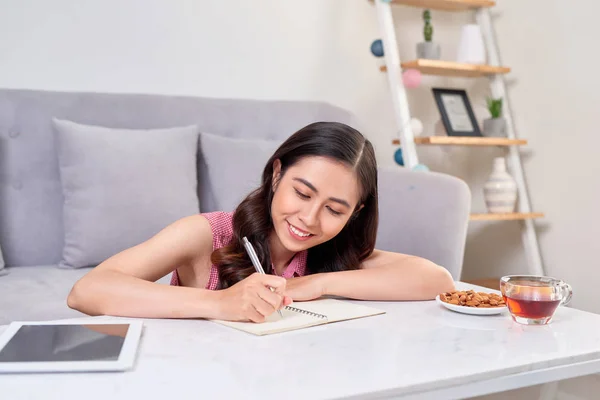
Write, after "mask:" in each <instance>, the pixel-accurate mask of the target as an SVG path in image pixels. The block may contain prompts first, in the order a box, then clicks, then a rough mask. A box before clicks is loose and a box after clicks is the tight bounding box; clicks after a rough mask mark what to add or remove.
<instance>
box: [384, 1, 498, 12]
mask: <svg viewBox="0 0 600 400" xmlns="http://www.w3.org/2000/svg"><path fill="white" fill-rule="evenodd" d="M392 3H393V4H402V5H405V6H411V7H419V8H430V9H432V10H442V11H465V10H472V9H475V8H480V7H493V6H495V5H496V2H495V1H492V0H392Z"/></svg>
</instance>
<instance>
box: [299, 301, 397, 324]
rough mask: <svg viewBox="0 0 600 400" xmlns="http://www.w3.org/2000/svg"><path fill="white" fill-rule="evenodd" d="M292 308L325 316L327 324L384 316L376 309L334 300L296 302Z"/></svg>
mask: <svg viewBox="0 0 600 400" xmlns="http://www.w3.org/2000/svg"><path fill="white" fill-rule="evenodd" d="M292 306H293V307H296V308H300V309H303V310H306V311H310V312H314V313H318V314H323V315H326V316H327V322H328V323H329V322H337V321H345V320H349V319H355V318H363V317H370V316H372V315H378V314H385V311H383V310H379V309H377V308H373V307H369V306H365V305H362V304H355V303H350V302H348V301H343V300H336V299H322V300H312V301H305V302H298V303H294V304H292Z"/></svg>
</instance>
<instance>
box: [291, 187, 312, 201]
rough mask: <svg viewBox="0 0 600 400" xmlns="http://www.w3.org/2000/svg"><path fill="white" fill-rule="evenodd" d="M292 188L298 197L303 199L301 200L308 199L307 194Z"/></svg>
mask: <svg viewBox="0 0 600 400" xmlns="http://www.w3.org/2000/svg"><path fill="white" fill-rule="evenodd" d="M294 190H295V191H296V194H297V195H298V197H300V198H301V199H303V200H307V199H310V196H309V195H306V194H304V193H302V192H301V191H299V190H298V189H294Z"/></svg>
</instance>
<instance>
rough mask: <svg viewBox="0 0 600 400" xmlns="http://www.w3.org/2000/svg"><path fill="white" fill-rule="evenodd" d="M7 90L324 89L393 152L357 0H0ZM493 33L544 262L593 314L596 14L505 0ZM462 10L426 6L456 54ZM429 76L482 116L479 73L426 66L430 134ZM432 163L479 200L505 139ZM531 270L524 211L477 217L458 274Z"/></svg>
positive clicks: (416, 32) (435, 150)
mask: <svg viewBox="0 0 600 400" xmlns="http://www.w3.org/2000/svg"><path fill="white" fill-rule="evenodd" d="M0 3H1V4H2V6H3V7H2V12H0V27H1V28H0V29H1V34H0V87H11V88H35V89H56V90H84V91H104V92H138V93H165V94H188V95H200V96H212V97H242V98H260V99H310V100H324V101H328V102H331V103H333V104H336V105H339V106H342V107H345V108H348V109H350V110H352V111H354V112H355V113H356V114H357V115H358V116H359V117H360V118H361V119H362V121H363V123H364V126H365V127H366V129H365V133H366V134H367V136H369V137H370V138H371V140H372V141H373V142H374V144H375V146H376V149H377V153H378V157H379V162H380V164H392V157H393V151H394V150H395V149H394V147H392V146H391V145H390V139H391V138H392V137H395V133H394V131H395V126H394V120H393V117H392V110H391V102H390V98H389V93H388V88H387V81H386V78H385V75H384V74H382V73H380V72H379V71H378V69H377V66H378V64H379V62H380V61H379V60H377V59H375V58H374V57H372V56H371V54H370V52H369V46H370V44H371V41H372V40H373V39H375V38H377V37H379V31H378V26H377V23H376V22H377V21H376V16H375V11H374V8H373V6H372V5H371V4H370V3H369V2H368V1H366V0H296V1H291V0H289V1H280V0H254V1H252V2H250V1H248V0H229V1H216V0H214V1H197V0H127V1H119V0H96V1H93V0H54V1H52V2H48V1H43V0H2V1H1V2H0ZM498 3H499V5H498V7H497V8H496V10H495V12H494V13H495V14H497V18H496V22H497V33H498V38H499V42H500V47H501V49H502V52H503V61H504V63H505V64H506V65H509V66H510V67H512V68H513V72H512V73H511V74H510V75H509V83H510V86H509V90H510V99H511V100H512V102H513V109H514V111H515V118H516V124H517V130H518V135H519V136H520V137H522V138H526V139H528V140H529V142H530V145H529V146H528V147H527V148H526V149H525V150H524V155H525V157H524V162H525V166H526V174H527V178H528V181H529V183H530V194H531V198H532V201H533V206H534V209H535V210H536V211H542V212H545V213H546V215H547V218H546V219H545V220H543V221H542V222H541V223H539V224H538V226H539V227H540V241H541V249H542V256H543V258H544V261H545V264H546V267H547V272H548V274H551V275H555V276H557V277H560V278H563V279H565V280H567V281H569V282H570V283H572V284H573V287H574V290H575V297H574V300H573V304H574V305H575V306H577V307H580V308H583V309H586V310H591V311H595V312H600V302H599V301H597V300H596V288H597V286H598V285H599V284H600V269H599V268H597V264H598V263H597V257H596V251H595V249H594V247H593V242H592V241H593V240H594V239H595V238H597V237H598V236H600V235H598V233H600V232H599V231H600V228H599V226H600V225H599V224H598V223H597V219H598V212H597V206H596V205H597V204H600V193H599V190H598V183H597V180H596V179H594V173H595V171H596V170H598V167H599V166H600V161H599V157H597V156H596V155H595V153H596V152H597V149H598V147H596V145H600V139H598V135H597V134H596V132H595V128H596V123H597V117H596V114H597V112H596V108H597V105H598V104H599V103H600V101H599V100H600V94H599V91H598V88H599V87H600V85H599V83H600V82H599V81H600V77H599V75H598V74H597V73H596V71H595V66H596V65H597V63H594V61H595V58H596V54H595V52H596V49H597V43H596V40H595V37H596V36H597V35H596V32H595V31H594V29H595V23H596V21H595V19H594V15H595V14H597V12H598V11H600V5H598V4H597V3H596V2H595V1H594V0H579V1H578V4H577V7H573V6H572V5H570V4H568V2H565V1H558V0H554V1H550V0H529V1H526V2H523V1H520V0H498ZM394 10H395V11H394V13H395V19H396V21H397V33H398V41H399V45H400V49H401V50H400V53H401V57H402V58H403V59H405V60H408V59H411V58H414V56H415V52H414V47H415V43H416V42H418V41H419V40H420V39H421V32H422V23H421V19H420V10H417V9H411V8H405V7H395V8H394ZM471 21H472V16H471V15H469V14H466V13H442V12H435V11H434V12H433V24H434V28H435V31H434V40H436V41H438V42H440V43H441V44H442V57H443V58H444V59H452V58H454V56H455V53H456V43H457V42H458V37H459V34H460V25H461V24H464V23H467V22H471ZM432 86H445V87H459V88H466V89H467V90H468V92H469V95H470V97H471V100H472V102H473V103H474V105H475V112H476V114H477V116H478V117H479V118H480V119H483V118H485V117H487V113H486V111H485V107H484V98H483V96H484V95H485V94H487V82H486V81H485V80H470V79H448V78H439V77H425V78H424V82H423V85H422V87H420V88H418V89H414V90H411V91H410V93H409V97H410V102H411V111H412V112H413V113H414V115H415V116H417V117H419V118H421V119H422V120H423V122H424V124H425V129H426V133H427V132H428V134H429V133H431V132H432V131H433V130H434V129H435V124H436V122H437V121H438V120H439V116H438V112H437V109H436V108H435V104H434V101H433V98H432V96H431V91H430V88H431V87H432ZM419 152H420V155H421V160H422V162H424V163H426V164H428V165H429V166H430V167H431V169H432V170H437V171H444V172H448V173H451V174H454V175H457V176H460V177H461V178H463V179H465V180H466V181H467V182H468V183H469V185H470V186H471V188H472V191H473V208H474V210H475V211H484V209H485V208H484V202H483V198H482V194H481V186H482V184H483V182H485V180H486V178H487V175H488V174H489V172H490V165H491V161H492V158H493V157H494V156H497V155H500V154H502V150H501V149H497V148H490V149H486V148H483V149H473V148H440V147H420V148H419ZM525 268H526V265H525V259H524V257H523V251H522V245H521V242H520V235H519V223H518V222H506V223H473V224H472V226H471V228H470V232H469V239H468V244H467V251H466V257H465V269H464V277H466V278H473V277H485V276H499V275H503V274H507V273H518V272H522V271H524V270H525Z"/></svg>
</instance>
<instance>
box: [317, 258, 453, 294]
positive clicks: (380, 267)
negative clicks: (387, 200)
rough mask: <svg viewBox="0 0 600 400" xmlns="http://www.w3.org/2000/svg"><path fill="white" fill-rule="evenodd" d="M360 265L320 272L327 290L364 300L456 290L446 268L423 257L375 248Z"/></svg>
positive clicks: (329, 292)
mask: <svg viewBox="0 0 600 400" xmlns="http://www.w3.org/2000/svg"><path fill="white" fill-rule="evenodd" d="M361 267H362V268H361V269H358V270H352V271H341V272H333V273H328V274H321V275H322V276H321V279H323V289H324V292H325V293H324V294H330V295H335V296H343V297H348V298H354V299H361V300H388V301H394V300H430V299H433V298H435V296H436V295H437V294H439V293H442V292H448V291H452V290H454V280H453V279H452V276H451V275H450V273H449V272H448V271H447V270H446V269H445V268H442V267H440V266H438V265H436V264H434V263H433V262H431V261H429V260H426V259H424V258H420V257H415V256H408V255H405V254H400V253H392V252H387V251H381V250H375V251H374V252H373V254H371V256H369V257H368V258H367V259H366V260H365V261H363V263H362V266H361Z"/></svg>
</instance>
